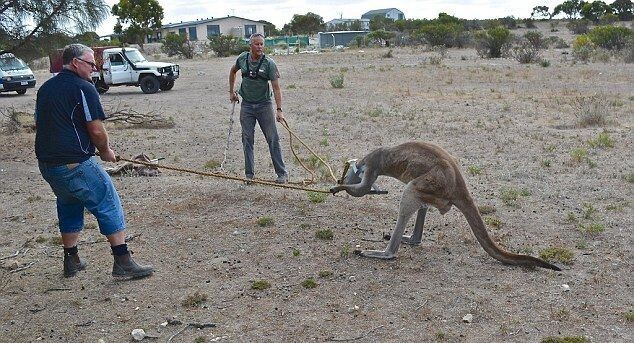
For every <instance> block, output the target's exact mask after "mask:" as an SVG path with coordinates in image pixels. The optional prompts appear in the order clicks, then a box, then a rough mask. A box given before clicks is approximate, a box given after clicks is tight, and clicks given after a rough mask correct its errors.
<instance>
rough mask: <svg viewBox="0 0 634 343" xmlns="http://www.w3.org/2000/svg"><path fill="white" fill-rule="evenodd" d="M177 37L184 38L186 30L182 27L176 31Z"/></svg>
mask: <svg viewBox="0 0 634 343" xmlns="http://www.w3.org/2000/svg"><path fill="white" fill-rule="evenodd" d="M178 35H179V36H181V37H186V36H187V29H186V28H184V27H182V28H180V29H178Z"/></svg>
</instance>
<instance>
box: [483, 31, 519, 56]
mask: <svg viewBox="0 0 634 343" xmlns="http://www.w3.org/2000/svg"><path fill="white" fill-rule="evenodd" d="M512 38H513V37H512V36H511V31H509V30H508V29H507V28H504V27H501V26H498V27H494V28H491V29H488V30H486V31H478V32H476V33H475V44H476V51H477V53H478V56H480V57H487V58H499V57H502V55H504V54H505V53H506V52H507V51H508V49H509V47H510V44H511V40H512Z"/></svg>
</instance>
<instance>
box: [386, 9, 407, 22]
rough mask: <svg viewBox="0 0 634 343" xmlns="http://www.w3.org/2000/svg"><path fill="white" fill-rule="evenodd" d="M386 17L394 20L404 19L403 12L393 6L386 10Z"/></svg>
mask: <svg viewBox="0 0 634 343" xmlns="http://www.w3.org/2000/svg"><path fill="white" fill-rule="evenodd" d="M385 17H386V18H390V19H394V20H399V19H405V15H404V14H403V12H401V11H399V10H397V9H395V8H393V9H391V10H390V11H389V12H387V13H386V14H385Z"/></svg>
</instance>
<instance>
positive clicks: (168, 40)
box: [161, 34, 194, 58]
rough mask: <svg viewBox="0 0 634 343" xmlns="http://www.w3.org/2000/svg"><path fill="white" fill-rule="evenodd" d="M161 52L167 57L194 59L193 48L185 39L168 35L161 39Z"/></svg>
mask: <svg viewBox="0 0 634 343" xmlns="http://www.w3.org/2000/svg"><path fill="white" fill-rule="evenodd" d="M161 51H163V52H164V53H166V54H167V56H170V57H171V56H174V55H181V56H183V57H185V58H193V57H194V47H193V45H192V44H191V43H190V42H189V41H188V40H187V38H185V37H183V36H181V35H177V34H169V35H167V37H165V39H163V45H162V46H161Z"/></svg>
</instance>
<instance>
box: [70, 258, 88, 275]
mask: <svg viewBox="0 0 634 343" xmlns="http://www.w3.org/2000/svg"><path fill="white" fill-rule="evenodd" d="M87 265H88V263H86V262H84V260H82V259H81V258H79V255H78V254H73V255H70V254H64V277H71V276H75V275H76V274H77V272H78V271H80V270H84V269H86V266H87Z"/></svg>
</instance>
